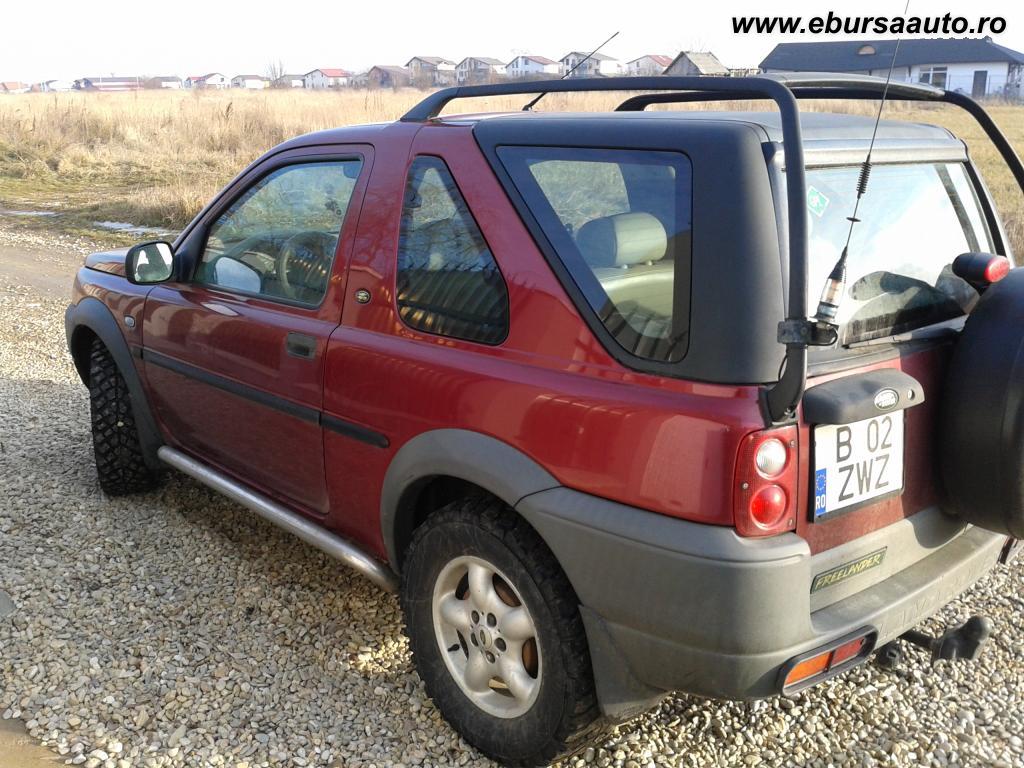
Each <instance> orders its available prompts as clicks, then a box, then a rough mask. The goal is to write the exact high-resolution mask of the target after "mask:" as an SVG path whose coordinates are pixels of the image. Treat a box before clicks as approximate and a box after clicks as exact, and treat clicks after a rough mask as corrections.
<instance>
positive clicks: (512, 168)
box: [498, 146, 693, 363]
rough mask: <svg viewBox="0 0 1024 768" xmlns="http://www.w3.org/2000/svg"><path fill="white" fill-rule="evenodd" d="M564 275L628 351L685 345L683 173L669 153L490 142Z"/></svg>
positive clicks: (683, 162) (679, 353) (674, 349)
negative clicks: (566, 271)
mask: <svg viewBox="0 0 1024 768" xmlns="http://www.w3.org/2000/svg"><path fill="white" fill-rule="evenodd" d="M498 156H499V158H500V159H501V162H502V164H503V165H504V166H505V168H506V170H507V171H508V173H509V175H510V176H511V177H512V181H513V184H515V187H516V189H517V190H518V191H519V193H520V195H522V197H523V199H524V200H525V202H526V205H527V206H528V207H529V208H530V211H531V212H532V213H533V215H534V216H535V217H536V219H537V222H538V223H539V224H540V227H541V229H542V230H543V231H544V234H545V236H546V237H547V239H548V240H549V241H550V242H551V244H552V246H553V247H554V249H555V252H556V254H557V256H558V258H559V260H560V261H561V262H562V263H563V264H564V265H565V267H566V269H567V270H568V272H569V274H570V276H571V277H572V280H573V282H574V283H575V284H576V286H577V287H578V288H579V290H580V292H581V293H582V294H583V296H584V298H585V299H586V302H587V304H588V305H589V306H590V308H591V309H592V310H593V311H594V312H595V314H596V315H597V317H598V318H599V320H600V321H601V323H602V324H603V325H604V327H605V328H606V329H607V330H608V332H609V333H610V334H611V336H612V337H613V338H614V339H615V342H616V343H617V344H618V345H619V346H621V347H622V348H623V349H625V350H626V351H627V352H628V353H630V354H633V355H636V356H637V357H642V358H645V359H648V360H655V361H659V362H672V363H674V362H678V361H679V360H681V359H682V358H683V356H684V355H685V354H686V350H687V346H688V333H689V317H690V256H691V253H690V250H691V199H692V186H693V185H692V180H691V176H692V172H691V166H690V161H689V159H688V158H687V157H686V155H683V154H681V153H678V152H656V151H647V150H626V149H584V148H579V147H512V146H506V147H499V148H498Z"/></svg>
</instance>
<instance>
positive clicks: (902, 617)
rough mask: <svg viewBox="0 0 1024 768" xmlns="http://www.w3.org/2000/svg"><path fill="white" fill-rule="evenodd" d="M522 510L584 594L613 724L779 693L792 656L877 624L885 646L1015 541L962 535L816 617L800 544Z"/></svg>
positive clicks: (545, 503) (642, 515)
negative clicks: (638, 715) (684, 696)
mask: <svg viewBox="0 0 1024 768" xmlns="http://www.w3.org/2000/svg"><path fill="white" fill-rule="evenodd" d="M517 509H518V510H519V511H520V512H521V514H522V515H523V516H524V517H525V518H526V519H527V520H529V521H530V523H531V524H532V525H533V526H534V527H535V528H536V529H537V530H538V531H539V533H540V534H541V536H543V537H544V539H545V541H547V543H548V545H549V546H550V547H551V549H552V551H553V552H554V553H555V556H556V557H557V558H558V560H559V562H560V563H561V564H562V567H563V568H564V569H565V571H566V574H567V575H568V577H569V580H570V581H571V582H572V585H573V587H574V588H575V589H576V592H577V595H578V596H579V598H580V602H581V604H582V606H583V607H582V611H583V616H584V621H585V623H586V627H587V635H588V640H589V642H590V646H591V657H592V659H593V662H594V673H595V678H596V681H597V686H598V693H599V696H600V697H601V703H602V707H603V708H604V709H605V711H606V713H608V714H610V715H612V716H626V715H628V714H631V713H632V712H633V711H636V710H637V709H640V708H643V707H644V706H647V705H648V704H649V703H650V702H651V701H654V700H656V699H657V698H658V697H659V696H660V695H662V694H663V693H664V692H665V691H683V692H686V693H692V694H697V695H701V696H709V697H714V698H726V699H750V698H759V697H765V696H771V695H773V694H776V693H778V692H779V687H778V675H779V669H780V668H781V667H782V665H783V664H785V662H786V661H787V660H789V659H791V658H792V657H793V656H796V655H798V654H800V653H803V652H805V651H809V650H812V649H814V648H817V647H818V646H821V645H824V644H826V643H828V642H830V641H832V640H835V639H838V638H840V637H842V636H844V635H847V634H849V633H851V632H854V631H856V630H858V629H861V628H862V627H865V626H869V627H873V628H874V629H875V630H877V632H878V643H879V644H881V643H885V642H887V641H889V640H891V639H893V638H895V637H898V636H899V635H900V634H902V633H903V632H904V631H905V630H907V629H909V628H910V627H912V626H914V625H915V624H917V623H919V622H920V621H921V620H923V619H924V618H926V617H928V616H930V615H931V614H932V613H934V612H935V611H937V610H938V609H939V608H941V607H942V606H944V605H945V604H946V603H948V602H949V601H950V600H952V599H953V598H954V597H956V596H957V595H959V594H960V593H961V592H963V591H964V590H965V589H967V587H969V586H970V585H971V584H973V583H974V582H975V581H977V580H978V579H979V578H980V577H981V576H983V575H984V574H985V573H986V572H987V571H988V570H989V569H990V568H991V567H992V566H993V565H995V563H996V561H997V559H998V557H999V554H1000V550H1001V548H1002V547H1003V544H1004V542H1005V541H1006V538H1005V537H1004V536H1002V535H999V534H994V533H991V532H989V531H985V530H982V529H979V528H969V527H968V528H964V527H963V526H960V531H959V532H958V533H957V535H955V536H953V537H952V538H950V539H949V540H948V541H946V542H945V543H943V544H942V546H937V547H935V548H934V549H933V550H931V551H929V552H925V553H922V557H921V558H920V559H919V560H917V561H916V562H915V563H913V564H912V565H909V566H907V567H905V568H903V569H902V570H899V571H898V572H895V573H892V574H891V575H888V576H887V578H884V579H883V580H882V581H879V582H878V583H876V584H873V585H872V586H870V587H868V588H866V589H863V590H861V591H859V592H855V593H854V594H851V595H850V596H848V597H844V598H843V599H841V600H838V601H837V602H834V603H832V604H830V605H827V606H824V607H821V608H818V609H817V610H813V611H812V605H811V594H810V584H811V580H812V570H816V567H815V565H814V563H813V562H812V560H813V559H812V557H811V553H810V550H809V548H808V546H807V543H806V542H805V541H804V540H803V539H802V538H800V537H799V536H797V535H796V534H784V535H781V536H774V537H770V538H766V539H744V538H741V537H739V536H737V535H736V534H735V532H734V531H733V530H732V529H730V528H725V527H717V526H710V525H701V524H698V523H691V522H687V521H684V520H678V519H674V518H670V517H666V516H663V515H657V514H653V513H650V512H646V511H643V510H639V509H635V508H632V507H627V506H624V505H621V504H616V503H614V502H610V501H607V500H604V499H599V498H596V497H593V496H588V495H586V494H582V493H578V492H575V491H571V490H568V489H565V488H557V489H553V490H549V491H543V492H541V493H537V494H533V495H531V496H528V497H526V498H525V499H523V500H522V501H521V502H520V503H519V504H518V505H517Z"/></svg>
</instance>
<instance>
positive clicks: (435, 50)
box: [0, 0, 1024, 82]
mask: <svg viewBox="0 0 1024 768" xmlns="http://www.w3.org/2000/svg"><path fill="white" fill-rule="evenodd" d="M904 2H905V0H885V1H884V2H877V1H875V0H862V1H861V2H848V1H844V0H832V1H831V2H822V0H817V1H809V0H775V1H774V2H765V0H760V1H757V0H730V2H728V3H721V2H720V3H714V2H707V1H706V0H705V1H703V2H689V3H688V2H686V0H673V1H672V2H666V1H665V0H643V1H642V2H623V0H611V1H609V0H562V1H559V0H501V1H500V2H499V1H497V0H478V1H477V2H472V0H417V1H416V2H410V1H409V0H386V1H385V2H381V1H380V0H377V1H376V2H375V1H373V0H371V1H370V2H353V0H347V2H346V0H340V1H339V0H336V1H335V2H323V1H322V0H291V1H290V2H285V3H282V2H279V1H278V2H263V1H262V0H245V2H217V0H170V2H158V1H154V0H149V1H148V2H146V1H145V0H144V1H143V2H139V0H132V1H130V2H129V1H127V0H112V1H108V2H83V1H82V0H75V1H74V2H69V1H68V0H48V1H47V2H45V3H39V4H38V5H37V4H36V3H34V2H25V1H24V0H10V1H9V2H7V3H4V6H5V7H4V8H3V10H2V11H0V80H21V81H25V82H38V81H41V80H50V79H69V80H70V79H75V78H79V77H85V76H102V75H111V74H117V75H147V76H155V75H179V76H181V77H187V76H189V75H196V74H205V73H207V72H221V73H222V74H224V75H227V76H228V77H231V76H233V75H236V74H259V75H262V74H266V72H267V70H268V67H269V65H270V64H271V63H272V62H274V63H276V62H278V61H280V62H281V63H282V64H283V66H284V68H285V70H286V71H289V72H296V73H299V74H301V73H304V72H308V71H309V70H311V69H316V68H319V67H341V68H344V69H349V70H352V71H360V70H364V69H367V68H368V67H370V66H372V65H373V64H404V63H405V62H406V61H408V59H410V58H411V57H412V56H415V55H427V56H444V57H446V58H449V59H452V60H454V61H456V62H457V61H459V60H460V59H462V58H463V57H465V56H493V57H495V58H498V59H501V60H503V61H507V60H510V59H512V58H513V57H514V56H515V55H517V54H520V53H532V54H540V55H543V56H548V57H549V58H552V59H558V58H560V57H561V56H563V55H564V54H565V53H567V52H569V51H570V50H585V51H589V50H591V49H593V48H594V47H596V46H597V45H598V44H600V43H601V42H602V41H603V40H605V39H606V38H607V37H608V36H609V35H611V34H612V33H613V32H616V31H618V32H619V35H618V37H617V38H615V40H613V41H612V42H611V43H609V44H608V46H607V47H606V48H605V49H604V52H605V53H608V54H609V55H611V56H614V57H616V58H619V59H622V60H624V61H625V60H629V59H633V58H636V57H637V56H641V55H643V54H646V53H660V54H667V55H672V56H674V55H675V54H676V53H678V52H679V51H680V50H710V51H712V52H713V53H715V54H716V55H717V56H718V58H719V59H721V60H722V62H723V63H724V64H725V65H726V66H729V67H748V66H756V65H757V64H758V62H760V61H761V59H763V58H764V57H765V56H766V55H767V54H768V53H769V52H770V51H771V49H772V48H773V47H774V46H775V45H776V44H777V43H780V42H812V41H823V40H832V39H842V38H841V37H835V36H822V35H785V36H784V35H753V34H751V35H738V34H734V33H733V31H732V17H733V16H734V15H751V14H785V15H794V16H796V15H801V16H805V17H810V16H814V15H819V14H821V15H824V14H827V13H828V11H829V10H832V11H834V12H835V13H836V14H838V15H844V16H845V15H850V16H853V15H861V16H864V15H871V16H894V15H900V14H902V12H903V5H904ZM1022 9H1024V3H1021V2H1020V0H1012V1H1010V0H974V1H973V2H965V0H947V2H946V3H943V4H939V3H935V2H927V3H926V2H923V0H911V2H910V11H909V14H910V15H915V14H919V15H931V14H935V15H941V14H944V13H947V12H948V13H952V14H954V15H962V16H965V17H967V18H969V19H971V20H972V22H973V21H974V18H975V17H977V16H980V15H984V16H1002V17H1003V18H1005V19H1006V30H1005V32H1003V33H1002V34H1000V35H994V38H995V40H996V42H998V43H1000V44H1002V45H1005V46H1007V47H1010V48H1014V49H1016V50H1019V51H1024V10H1022ZM854 37H855V38H857V39H861V38H865V37H867V38H870V37H873V36H872V35H867V36H864V35H855V36H854Z"/></svg>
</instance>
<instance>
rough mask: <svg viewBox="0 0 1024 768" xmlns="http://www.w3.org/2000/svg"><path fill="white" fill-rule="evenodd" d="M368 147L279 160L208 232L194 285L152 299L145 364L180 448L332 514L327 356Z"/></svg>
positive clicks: (209, 221)
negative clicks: (325, 433)
mask: <svg viewBox="0 0 1024 768" xmlns="http://www.w3.org/2000/svg"><path fill="white" fill-rule="evenodd" d="M366 155H367V150H360V151H358V152H352V153H349V154H346V153H345V152H344V150H339V152H338V153H336V154H332V155H312V156H311V155H309V154H303V155H301V156H293V157H289V156H287V155H285V156H280V157H278V158H276V159H274V160H272V161H271V162H268V163H267V164H266V167H262V168H257V169H256V170H255V171H254V172H253V173H251V174H249V176H247V179H251V180H250V181H248V182H244V183H243V184H241V185H240V186H239V188H238V191H237V193H235V194H229V196H228V197H227V199H226V200H225V201H224V202H223V204H221V205H218V206H216V207H215V208H214V210H212V211H211V212H210V214H209V215H208V216H207V218H206V220H205V221H204V222H203V223H202V224H201V226H202V227H203V228H204V231H203V232H202V233H200V235H199V236H200V237H201V241H200V242H201V248H198V249H197V250H198V254H197V258H196V259H195V266H194V270H193V275H192V277H191V279H189V280H187V281H183V282H178V283H165V284H162V285H159V286H157V287H156V288H155V289H154V290H153V291H152V293H150V294H149V297H148V299H147V300H146V309H145V317H144V321H143V334H144V339H143V344H144V350H143V360H144V363H145V371H146V378H147V381H148V384H149V387H150V391H151V393H152V396H153V400H154V404H155V407H156V411H157V415H158V418H159V419H160V421H161V423H162V425H163V427H164V429H165V430H166V431H167V432H168V433H169V435H170V437H171V439H172V441H173V442H174V443H176V444H177V445H178V446H180V447H181V448H183V449H184V450H186V451H187V452H189V453H192V454H195V455H197V456H199V457H200V458H202V459H204V460H206V461H208V462H209V463H211V464H214V465H216V466H219V467H220V468H222V469H224V470H226V471H227V472H229V473H231V474H233V475H235V476H237V477H239V478H240V479H242V480H243V481H245V482H247V483H249V484H251V485H254V486H256V487H257V488H259V489H260V490H262V491H264V492H265V493H268V494H270V495H272V496H275V497H277V498H279V499H281V500H283V501H286V502H288V503H291V504H294V505H296V506H299V507H301V508H303V509H305V510H307V511H308V512H310V513H313V514H320V515H322V514H325V513H326V512H327V493H326V478H325V471H324V456H323V438H322V433H321V427H320V413H321V408H322V400H323V357H324V350H325V348H326V344H327V338H328V337H329V336H330V334H331V332H332V331H333V330H334V329H335V328H336V327H337V326H338V323H339V322H340V319H341V308H342V301H343V296H344V285H343V282H344V278H345V268H346V262H347V254H348V247H347V245H348V244H349V243H350V241H351V230H352V229H353V227H354V223H355V220H356V218H357V216H355V215H352V214H354V213H355V212H357V211H358V209H359V204H360V199H361V195H362V188H363V186H364V183H365V182H364V181H363V179H362V177H364V176H365V175H366V173H365V169H366V168H368V166H369V163H368V162H367V156H366Z"/></svg>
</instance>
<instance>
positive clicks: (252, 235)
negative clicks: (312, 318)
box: [195, 158, 362, 305]
mask: <svg viewBox="0 0 1024 768" xmlns="http://www.w3.org/2000/svg"><path fill="white" fill-rule="evenodd" d="M361 167H362V160H359V159H355V158H354V159H351V160H337V161H330V162H315V163H298V164H295V165H290V166H286V167H284V168H279V169H278V170H276V171H274V172H272V173H270V174H268V175H267V176H264V177H263V178H262V179H260V180H259V181H258V182H256V183H255V184H254V185H253V186H252V187H250V188H249V190H248V191H247V192H245V193H244V194H243V195H242V196H241V197H240V198H239V199H238V200H236V201H235V203H234V204H233V205H232V206H231V207H230V208H229V209H228V210H227V211H225V212H224V213H223V214H221V216H220V217H219V218H218V219H217V220H216V221H215V222H214V223H213V225H212V226H211V227H210V233H209V236H208V237H207V240H206V247H205V248H204V250H203V256H202V259H201V261H200V263H199V267H198V269H197V270H196V277H195V279H196V282H199V283H203V284H205V285H210V286H216V287H218V288H223V289H226V290H229V291H234V292H238V293H245V294H255V295H259V296H265V297H267V298H270V299H283V300H286V301H294V302H298V303H300V304H307V305H316V304H319V303H320V301H321V300H322V299H323V297H324V294H326V292H327V284H328V282H329V280H330V276H331V269H332V265H333V263H334V253H335V251H336V250H337V247H338V237H339V235H340V233H341V226H342V224H343V222H344V220H345V213H346V211H347V210H348V206H349V202H350V201H351V199H352V192H353V190H354V189H355V185H356V181H357V180H358V179H359V171H360V169H361Z"/></svg>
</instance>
